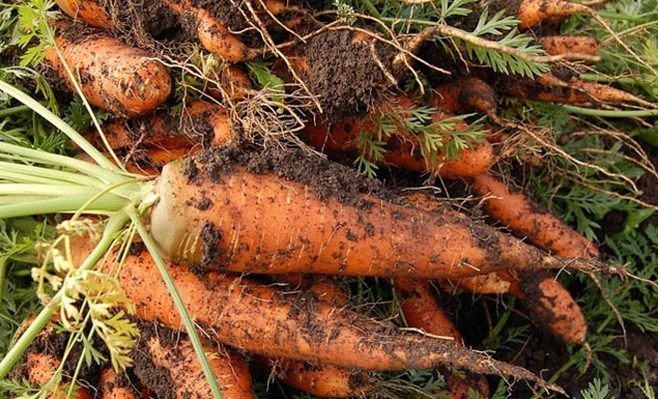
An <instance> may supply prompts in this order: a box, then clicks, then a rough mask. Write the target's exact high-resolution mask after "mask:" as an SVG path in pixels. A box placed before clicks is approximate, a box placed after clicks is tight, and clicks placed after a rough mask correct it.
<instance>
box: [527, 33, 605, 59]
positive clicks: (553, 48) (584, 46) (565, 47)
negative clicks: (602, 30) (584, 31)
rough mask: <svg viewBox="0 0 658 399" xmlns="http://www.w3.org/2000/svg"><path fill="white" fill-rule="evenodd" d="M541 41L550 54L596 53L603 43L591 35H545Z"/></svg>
mask: <svg viewBox="0 0 658 399" xmlns="http://www.w3.org/2000/svg"><path fill="white" fill-rule="evenodd" d="M538 40H539V43H541V46H542V47H543V49H544V51H546V52H547V53H548V54H550V55H557V54H565V53H584V54H591V55H594V54H596V52H597V51H598V50H599V47H600V46H601V43H600V42H599V41H598V40H597V39H595V38H593V37H590V36H569V35H561V36H543V37H540V38H539V39H538Z"/></svg>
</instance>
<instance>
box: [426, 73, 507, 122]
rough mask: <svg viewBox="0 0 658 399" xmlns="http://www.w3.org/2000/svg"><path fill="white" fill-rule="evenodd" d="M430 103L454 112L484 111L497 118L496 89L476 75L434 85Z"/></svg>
mask: <svg viewBox="0 0 658 399" xmlns="http://www.w3.org/2000/svg"><path fill="white" fill-rule="evenodd" d="M434 92H435V95H434V96H433V97H432V100H431V101H430V103H431V104H432V105H434V106H436V107H438V108H439V109H445V110H446V111H449V112H451V113H454V114H464V113H468V112H476V111H477V112H482V113H484V114H486V115H487V116H490V117H493V118H497V116H496V112H497V105H496V101H497V98H496V97H497V96H496V92H495V91H494V89H493V88H492V87H491V86H489V84H488V83H486V82H484V81H483V80H480V79H478V78H475V77H462V78H457V79H454V80H452V81H450V82H447V83H442V84H440V85H438V86H436V87H434Z"/></svg>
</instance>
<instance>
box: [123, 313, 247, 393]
mask: <svg viewBox="0 0 658 399" xmlns="http://www.w3.org/2000/svg"><path fill="white" fill-rule="evenodd" d="M140 329H141V331H142V335H141V337H140V340H139V343H138V345H139V349H137V351H138V352H139V353H137V354H135V359H136V361H135V367H134V371H135V374H136V375H137V377H138V378H139V379H140V381H141V382H142V383H143V384H144V385H145V386H146V387H147V388H148V389H149V390H150V391H151V392H152V393H154V394H155V395H156V396H157V397H171V398H179V399H195V398H198V399H203V398H210V397H212V393H211V391H210V386H209V385H208V382H207V380H206V378H205V376H204V374H203V371H202V369H201V365H200V364H199V361H198V359H197V357H196V356H195V355H194V348H193V347H192V343H191V342H190V340H189V339H188V338H187V337H186V336H181V335H180V333H179V332H178V331H174V330H168V329H165V328H162V327H158V326H156V325H152V326H147V323H141V328H140ZM204 351H205V352H206V355H207V356H208V361H209V363H210V366H211V368H212V370H213V374H214V376H215V378H216V379H217V383H218V385H219V388H220V390H221V392H222V397H224V398H225V399H247V398H253V392H252V384H251V374H250V372H249V368H248V367H247V363H246V362H245V361H244V359H243V358H242V357H241V356H240V355H238V354H237V353H233V352H232V351H230V350H229V349H227V348H224V347H223V346H221V345H219V344H211V343H209V342H204ZM162 370H166V371H165V372H162Z"/></svg>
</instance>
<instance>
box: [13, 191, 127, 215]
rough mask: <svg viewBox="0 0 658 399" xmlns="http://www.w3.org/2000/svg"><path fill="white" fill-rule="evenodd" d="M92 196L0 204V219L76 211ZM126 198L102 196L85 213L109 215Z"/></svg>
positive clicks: (123, 202)
mask: <svg viewBox="0 0 658 399" xmlns="http://www.w3.org/2000/svg"><path fill="white" fill-rule="evenodd" d="M90 197H91V196H86V197H85V196H80V197H76V196H73V197H58V198H50V199H45V200H40V201H34V202H29V203H27V202H22V203H18V204H12V205H3V206H0V219H7V218H13V217H20V216H34V215H43V214H47V213H75V212H77V211H78V210H79V209H80V207H81V206H83V205H85V204H87V202H88V201H89V200H90ZM126 202H127V201H126V200H125V199H124V198H120V197H116V196H112V197H110V196H108V197H103V198H100V199H98V200H96V201H94V202H93V204H91V205H89V206H88V208H87V210H86V211H85V213H89V214H100V215H103V214H104V215H107V214H111V213H113V212H116V211H118V210H119V209H121V208H123V207H124V206H126Z"/></svg>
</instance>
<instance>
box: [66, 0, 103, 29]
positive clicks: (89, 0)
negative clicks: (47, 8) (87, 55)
mask: <svg viewBox="0 0 658 399" xmlns="http://www.w3.org/2000/svg"><path fill="white" fill-rule="evenodd" d="M56 3H57V5H58V6H59V8H60V10H62V12H64V13H65V14H67V15H68V16H69V17H71V18H73V19H76V20H78V19H79V20H80V21H82V22H84V23H86V24H87V25H91V26H93V27H96V28H106V29H110V28H112V27H113V26H114V24H113V23H112V19H111V18H110V16H109V15H107V12H105V8H103V6H102V5H100V4H98V3H97V2H96V1H94V0H56Z"/></svg>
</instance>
